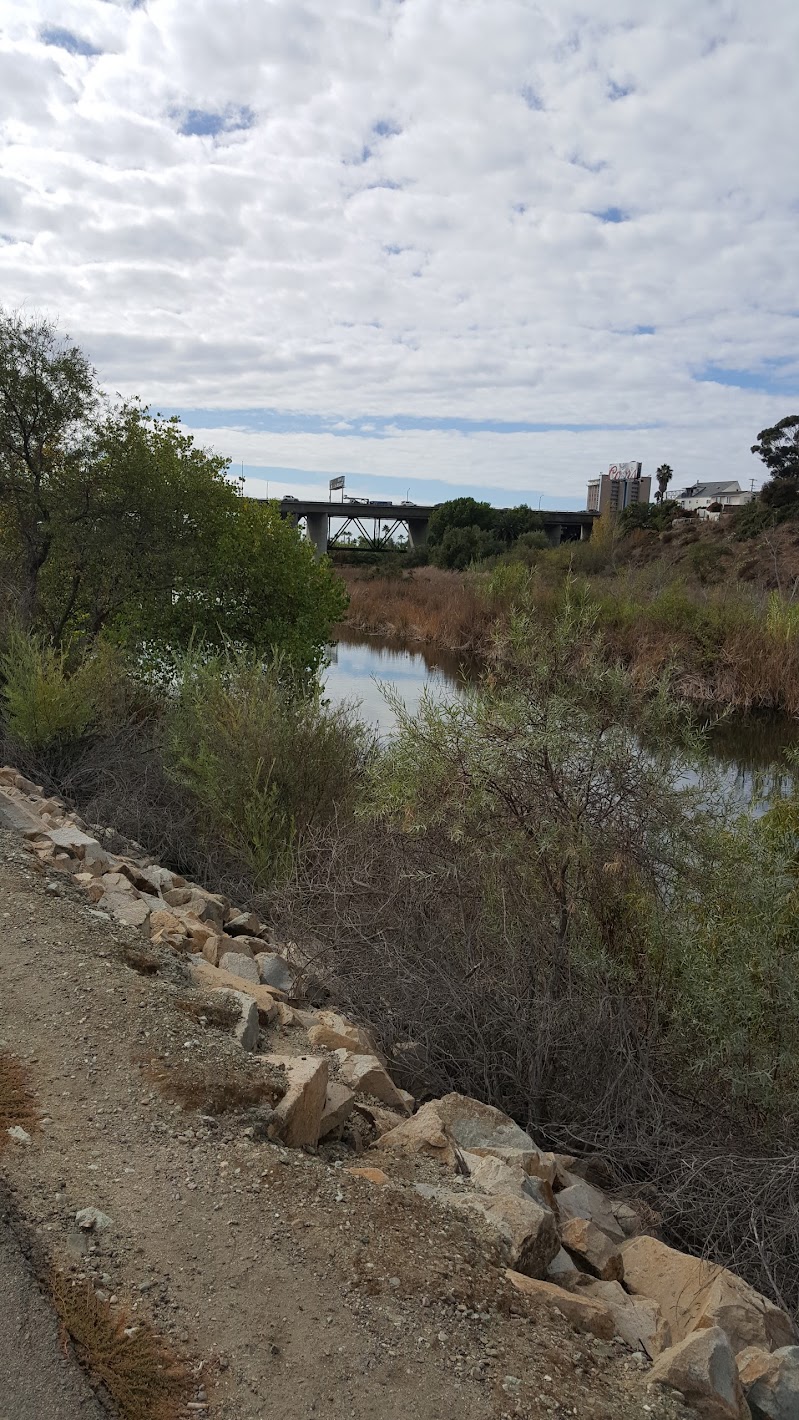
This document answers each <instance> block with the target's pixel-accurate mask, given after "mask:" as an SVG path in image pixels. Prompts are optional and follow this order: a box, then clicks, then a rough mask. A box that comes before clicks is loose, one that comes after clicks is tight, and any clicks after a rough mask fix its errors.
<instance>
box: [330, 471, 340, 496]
mask: <svg viewBox="0 0 799 1420" xmlns="http://www.w3.org/2000/svg"><path fill="white" fill-rule="evenodd" d="M343 487H344V474H343V473H342V474H341V475H340V476H339V477H338V478H331V480H330V483H329V484H328V488H329V489H330V492H331V493H333V492H335V490H336V489H337V488H343Z"/></svg>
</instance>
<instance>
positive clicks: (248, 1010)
mask: <svg viewBox="0 0 799 1420" xmlns="http://www.w3.org/2000/svg"><path fill="white" fill-rule="evenodd" d="M217 990H218V991H221V992H222V993H223V995H225V996H226V997H228V999H230V1000H234V1001H235V1002H236V1004H237V1006H238V1008H239V1019H238V1020H237V1022H236V1024H235V1026H234V1027H233V1034H234V1035H235V1037H236V1040H237V1041H238V1042H239V1045H240V1046H241V1048H242V1050H250V1051H251V1050H255V1048H256V1046H257V1044H258V1034H259V1030H260V1024H259V1021H258V1006H257V1005H256V1003H255V1001H254V1000H253V998H252V996H248V995H247V994H246V992H244V991H230V990H228V989H227V988H226V987H217ZM215 994H216V993H215Z"/></svg>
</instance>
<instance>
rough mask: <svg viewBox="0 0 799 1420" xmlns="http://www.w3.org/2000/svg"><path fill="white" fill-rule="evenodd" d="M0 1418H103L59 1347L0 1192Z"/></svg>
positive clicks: (46, 1304) (49, 1312)
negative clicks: (0, 1315) (0, 1319)
mask: <svg viewBox="0 0 799 1420" xmlns="http://www.w3.org/2000/svg"><path fill="white" fill-rule="evenodd" d="M0 1296H1V1297H2V1299H3V1323H2V1326H0V1420H107V1414H106V1411H105V1410H104V1409H103V1408H102V1407H101V1406H100V1405H99V1404H98V1402H97V1400H96V1399H95V1397H94V1395H93V1394H92V1391H91V1390H90V1388H89V1385H88V1383H87V1381H86V1379H85V1377H84V1375H83V1373H82V1372H81V1371H80V1369H79V1368H78V1367H77V1366H76V1365H75V1363H74V1362H73V1361H72V1360H71V1359H69V1358H68V1357H66V1356H65V1355H64V1352H63V1350H62V1348H61V1345H60V1341H59V1336H58V1327H57V1325H56V1319H55V1314H54V1312H53V1309H52V1307H51V1306H50V1304H49V1302H48V1301H47V1299H46V1298H45V1297H43V1296H42V1294H41V1292H40V1291H39V1288H38V1286H37V1284H36V1279H35V1277H34V1275H33V1272H32V1270H31V1268H30V1266H29V1264H28V1261H27V1258H26V1257H25V1254H24V1252H23V1249H22V1247H21V1245H20V1241H19V1239H18V1238H17V1236H16V1233H15V1231H14V1229H13V1227H12V1226H11V1223H10V1218H9V1213H8V1211H7V1209H6V1207H5V1206H4V1202H3V1200H2V1197H1V1196H0Z"/></svg>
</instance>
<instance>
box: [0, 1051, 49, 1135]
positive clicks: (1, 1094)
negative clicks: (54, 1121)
mask: <svg viewBox="0 0 799 1420" xmlns="http://www.w3.org/2000/svg"><path fill="white" fill-rule="evenodd" d="M38 1123H39V1119H38V1115H37V1113H36V1101H35V1097H34V1094H33V1091H32V1090H31V1088H30V1086H29V1084H28V1076H27V1071H26V1070H25V1067H24V1065H23V1064H22V1062H21V1061H19V1060H17V1058H16V1056H15V1055H11V1054H10V1052H9V1051H5V1050H3V1051H0V1152H2V1150H3V1149H4V1148H5V1146H6V1145H7V1144H8V1143H9V1135H8V1131H9V1129H13V1128H14V1125H19V1127H20V1128H21V1129H25V1130H27V1132H28V1133H29V1134H32V1133H33V1131H34V1130H35V1129H36V1128H37V1126H38Z"/></svg>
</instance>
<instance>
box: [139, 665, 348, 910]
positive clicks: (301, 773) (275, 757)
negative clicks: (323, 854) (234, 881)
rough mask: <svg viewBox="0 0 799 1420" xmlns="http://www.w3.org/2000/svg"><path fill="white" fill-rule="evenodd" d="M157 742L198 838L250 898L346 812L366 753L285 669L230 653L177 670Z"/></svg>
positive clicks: (344, 714) (340, 713) (336, 714)
mask: <svg viewBox="0 0 799 1420" xmlns="http://www.w3.org/2000/svg"><path fill="white" fill-rule="evenodd" d="M165 738H166V752H167V765H168V768H169V771H170V772H171V773H172V774H173V775H174V776H175V778H176V779H177V781H178V783H179V784H181V785H182V786H183V787H184V788H185V789H187V790H188V791H189V793H190V795H191V797H192V799H193V801H194V803H195V804H196V806H197V807H198V809H199V810H200V822H201V824H202V827H201V828H200V829H199V831H200V832H201V833H202V835H203V836H204V837H205V838H206V840H207V841H208V842H209V844H212V843H213V842H214V841H215V840H216V841H217V842H218V843H219V845H220V847H221V848H223V849H224V850H225V851H226V852H227V853H228V854H229V855H231V856H232V857H233V858H235V859H236V860H237V861H239V862H241V863H242V864H243V865H244V866H245V867H246V870H247V872H248V874H249V876H250V879H251V882H252V885H253V887H254V888H255V889H262V888H263V887H264V886H265V885H268V884H271V883H272V882H273V881H275V880H278V879H280V878H281V877H282V876H284V875H285V873H286V872H287V871H288V869H289V867H290V865H291V861H292V855H293V852H294V851H295V847H296V845H297V842H298V841H302V839H303V838H304V836H305V835H306V834H307V833H308V832H309V831H310V830H311V828H313V827H314V826H316V825H318V824H319V823H321V822H324V821H326V820H327V819H329V818H330V817H332V816H333V815H334V814H335V813H336V812H337V811H342V810H344V809H345V808H346V807H347V805H348V804H349V803H351V800H352V797H353V794H354V793H355V789H356V782H357V773H358V770H359V769H360V767H361V765H362V764H363V762H364V760H365V758H366V757H367V756H368V753H369V747H370V745H369V739H368V737H367V735H366V733H365V731H364V730H363V728H362V727H361V726H360V725H358V724H357V722H356V721H355V720H354V718H353V716H352V715H351V713H350V712H349V711H348V710H347V709H346V708H342V707H339V708H337V709H331V708H329V707H328V706H326V705H324V704H323V702H322V701H321V698H320V694H319V692H318V691H315V692H314V691H310V692H309V691H308V689H307V687H306V686H304V685H302V684H298V683H297V681H296V678H295V676H294V675H293V673H292V672H291V669H290V667H289V666H288V664H287V663H285V662H283V661H281V660H279V659H278V660H276V661H273V662H272V663H271V664H270V665H268V666H267V665H264V664H263V663H262V662H260V661H258V660H256V659H255V658H253V657H251V656H247V655H244V654H233V653H229V654H228V655H226V656H224V657H214V658H212V659H210V660H209V659H206V658H204V657H202V656H200V655H197V654H193V655H189V656H187V657H186V659H185V660H184V661H183V662H182V663H181V665H180V667H179V670H178V684H177V690H176V694H175V696H174V699H173V701H172V703H171V704H170V706H169V708H168V710H167V727H166V736H165Z"/></svg>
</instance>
